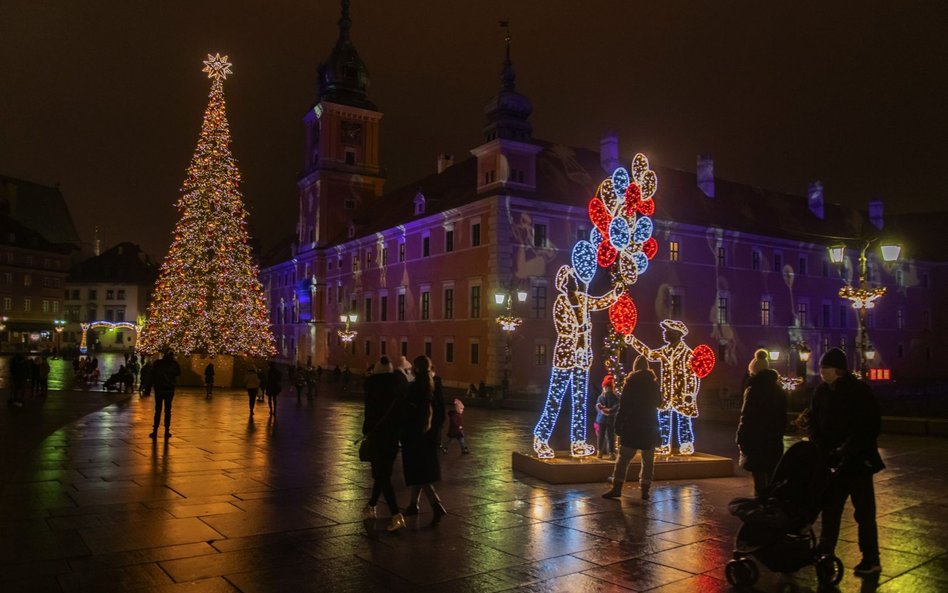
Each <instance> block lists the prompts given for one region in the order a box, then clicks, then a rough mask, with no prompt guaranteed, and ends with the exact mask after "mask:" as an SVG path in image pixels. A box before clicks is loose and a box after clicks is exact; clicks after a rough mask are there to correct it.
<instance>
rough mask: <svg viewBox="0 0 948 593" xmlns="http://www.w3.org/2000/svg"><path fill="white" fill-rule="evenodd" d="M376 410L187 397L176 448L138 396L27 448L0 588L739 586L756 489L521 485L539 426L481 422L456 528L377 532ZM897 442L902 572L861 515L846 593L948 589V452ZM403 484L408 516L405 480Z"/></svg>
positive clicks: (470, 418)
mask: <svg viewBox="0 0 948 593" xmlns="http://www.w3.org/2000/svg"><path fill="white" fill-rule="evenodd" d="M100 395H101V394H94V393H87V394H82V393H76V392H52V393H51V394H50V396H49V397H50V399H51V401H52V400H55V399H56V398H65V397H73V398H79V397H89V398H93V397H99V396H100ZM360 399H361V397H360V396H358V395H349V396H345V397H337V396H335V395H333V394H331V393H322V394H321V396H320V397H319V398H318V399H317V400H316V401H315V402H312V403H307V402H306V401H303V402H302V403H301V404H297V402H296V397H295V395H292V396H291V395H287V394H286V393H284V394H283V395H282V396H281V400H280V404H279V409H278V411H277V414H276V416H275V417H273V418H270V417H268V416H267V411H266V406H263V407H259V406H258V408H257V413H256V418H255V419H254V421H250V420H249V419H248V414H247V399H246V395H245V394H243V393H242V392H238V391H229V392H218V393H217V394H216V395H215V396H214V398H213V399H212V400H210V401H206V400H205V399H204V397H203V394H201V393H198V392H197V391H196V390H188V389H183V390H179V394H178V395H177V396H176V397H175V402H174V419H173V426H172V431H173V433H174V434H173V437H172V438H171V439H170V440H168V441H164V440H163V439H160V438H159V439H158V440H157V441H153V440H152V439H150V438H148V433H149V432H150V430H151V416H152V412H153V404H152V399H151V398H145V399H140V398H139V396H138V395H134V396H132V397H131V398H130V399H129V400H128V401H125V402H119V403H112V404H111V405H106V404H108V402H102V404H101V405H106V407H104V408H102V409H100V410H98V411H93V412H91V413H88V414H87V415H85V416H82V417H81V418H79V419H78V420H75V421H72V422H70V423H69V424H67V425H65V426H64V427H62V428H60V429H59V430H56V431H55V432H52V434H51V435H50V436H48V437H46V436H45V435H46V434H48V432H47V433H44V434H42V435H41V436H40V437H37V438H36V441H37V442H39V441H40V439H41V438H44V440H42V441H41V444H40V445H39V446H38V447H35V448H32V445H35V443H32V442H30V441H29V439H28V438H27V437H26V436H20V437H16V438H19V439H20V440H19V441H16V439H15V438H14V437H11V436H9V434H8V436H7V437H6V439H5V441H4V443H5V447H4V450H3V451H2V456H3V461H4V465H3V466H4V467H6V468H10V469H8V470H7V471H6V472H5V473H6V474H7V475H6V476H5V477H6V478H7V479H5V480H4V483H3V484H2V486H0V533H2V539H0V590H2V591H14V592H21V591H23V592H32V591H143V592H146V591H147V592H169V593H170V592H177V591H185V592H194V593H205V592H215V593H216V592H224V591H243V592H248V593H249V592H260V591H294V592H296V591H330V592H348V591H352V592H356V591H358V592H366V591H393V592H408V591H424V592H426V593H439V592H445V593H447V592H450V593H466V592H471V593H491V592H495V591H508V590H515V591H524V592H547V591H569V592H571V593H574V592H575V593H583V592H594V591H595V592H619V591H654V592H656V593H685V592H716V591H730V590H732V589H731V587H730V585H728V583H727V582H726V581H725V580H724V564H725V563H726V562H727V560H729V559H730V557H731V552H732V549H733V546H734V536H735V533H736V532H737V529H738V527H739V522H738V521H737V519H734V518H733V517H731V516H730V515H729V514H728V513H727V503H728V502H729V501H730V500H731V499H732V498H734V497H736V496H746V495H749V493H750V491H751V490H752V487H751V483H750V478H749V476H747V475H745V474H743V473H741V472H739V473H738V475H737V476H735V477H732V478H721V479H707V480H693V481H672V482H657V483H656V484H655V485H654V486H653V494H652V498H651V500H649V501H647V502H644V501H642V500H640V499H639V497H638V490H637V489H636V488H635V487H627V488H626V496H624V497H623V498H622V499H621V500H620V501H609V500H604V499H602V498H600V496H599V495H600V494H601V493H602V492H603V491H604V490H605V485H603V484H586V485H556V486H552V485H549V484H545V483H543V482H539V481H536V480H534V479H532V478H529V477H525V476H520V475H514V474H513V473H512V472H511V469H510V451H511V449H512V448H514V447H519V448H525V447H527V446H528V444H529V442H530V441H529V438H528V436H529V434H530V429H531V428H532V424H533V421H534V420H535V417H536V415H535V414H534V413H531V412H516V411H510V410H487V409H480V408H474V407H468V409H467V411H466V413H465V428H466V432H467V433H468V441H469V445H470V447H471V450H472V454H471V455H464V456H462V455H461V454H460V451H459V450H458V449H457V448H456V447H455V448H454V449H452V450H451V451H450V452H449V453H448V454H447V455H445V456H444V458H443V461H444V463H443V473H444V480H443V481H442V482H441V483H440V484H439V485H438V490H439V493H440V495H441V498H442V500H443V502H444V504H445V506H446V507H447V509H448V512H449V514H448V516H447V517H446V518H445V519H444V521H443V522H442V523H441V524H440V525H439V526H437V527H432V526H430V525H429V523H430V521H431V514H430V511H429V510H428V508H427V504H426V503H423V505H422V512H421V514H420V515H418V516H416V517H409V524H408V528H407V529H404V530H402V531H400V532H397V533H394V534H393V533H388V532H386V531H385V529H384V528H385V525H386V523H387V516H386V517H383V516H382V515H385V514H387V513H385V511H384V509H385V505H384V504H380V505H379V507H378V508H379V515H380V516H379V518H378V519H377V520H375V521H370V522H363V521H362V519H361V510H362V508H363V507H364V506H365V503H366V500H367V499H368V497H369V494H370V486H371V478H370V476H369V469H368V464H365V463H362V462H359V460H358V455H357V451H356V448H355V447H354V446H353V445H352V444H351V442H352V439H354V438H355V437H356V436H358V434H359V429H360V426H361V404H360ZM50 405H51V406H52V404H50ZM60 407H61V406H60ZM92 407H96V406H92ZM20 412H22V411H17V410H10V409H6V410H4V411H3V417H2V422H0V425H3V426H7V427H9V426H11V425H12V424H16V423H18V422H20V420H18V419H17V418H16V417H14V416H11V414H15V413H20ZM27 412H30V410H29V406H28V409H27ZM82 412H83V413H86V412H87V410H85V409H83V410H82ZM30 413H32V414H34V415H36V414H41V411H38V410H33V411H32V412H30ZM63 418H66V419H68V418H69V416H68V414H66V415H63ZM34 422H35V420H34ZM699 430H702V432H700V433H699V440H700V443H699V444H700V445H702V446H700V447H699V448H700V449H701V450H704V451H707V452H710V453H716V454H722V455H728V456H734V454H735V451H734V450H733V446H732V445H731V440H732V434H733V428H732V427H729V426H724V425H707V426H703V427H700V428H699ZM10 434H12V433H10ZM24 434H25V433H24ZM880 445H881V447H882V449H883V456H884V457H885V460H886V463H887V464H888V466H889V469H887V470H886V471H884V472H882V473H881V474H879V475H878V476H877V478H876V491H877V500H878V507H879V511H878V514H879V530H880V542H881V546H882V565H883V573H882V575H881V576H880V577H879V578H878V579H877V580H870V581H864V580H862V579H860V578H857V577H855V576H854V575H853V574H852V566H854V565H855V564H856V563H857V562H858V561H859V551H858V549H857V546H856V543H855V540H856V529H855V525H854V523H853V521H852V510H851V507H849V508H847V511H846V514H845V515H844V524H843V530H842V533H841V541H840V545H839V547H838V549H837V554H838V555H839V556H840V557H841V558H842V560H843V562H844V564H845V566H846V567H847V568H846V576H845V577H844V578H843V581H842V582H841V583H840V585H839V587H838V590H840V591H872V590H878V591H880V592H897V591H898V592H913V593H914V592H926V591H932V592H936V591H938V592H941V591H946V590H948V535H946V530H948V489H946V487H945V486H946V481H948V471H946V470H948V461H946V453H948V441H945V440H941V439H934V438H931V439H930V438H923V437H902V436H885V437H883V438H882V440H881V443H880ZM399 465H400V464H398V463H397V464H396V467H398V466H399ZM395 484H396V489H397V490H398V493H399V495H400V497H401V498H400V502H401V503H402V504H405V502H406V500H407V499H406V496H407V492H406V489H405V488H404V486H403V484H404V482H403V481H402V476H401V471H400V469H398V470H397V473H396V477H395ZM761 573H762V574H761V580H760V581H759V582H758V584H757V585H756V589H755V590H757V591H782V590H797V591H816V590H818V587H817V583H816V577H815V573H814V570H813V568H811V567H810V568H804V569H802V570H801V571H799V572H798V573H797V574H796V575H791V576H781V575H774V574H772V573H769V572H768V571H766V569H762V570H761ZM830 590H833V589H830Z"/></svg>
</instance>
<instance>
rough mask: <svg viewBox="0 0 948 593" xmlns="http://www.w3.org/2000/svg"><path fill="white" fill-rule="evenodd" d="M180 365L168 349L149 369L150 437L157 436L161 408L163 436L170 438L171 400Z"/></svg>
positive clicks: (179, 372)
mask: <svg viewBox="0 0 948 593" xmlns="http://www.w3.org/2000/svg"><path fill="white" fill-rule="evenodd" d="M180 374H181V367H180V366H178V361H176V360H175V359H174V352H173V351H171V350H168V351H167V352H165V355H164V356H163V357H162V358H160V359H159V360H157V361H155V364H154V366H153V367H152V371H151V379H152V385H154V387H155V420H154V422H153V424H152V429H151V434H150V435H148V436H150V437H151V438H153V439H154V438H157V436H158V425H159V424H160V421H161V409H162V407H164V410H165V438H166V439H168V438H171V402H172V401H173V400H174V388H175V386H176V385H177V383H178V375H180Z"/></svg>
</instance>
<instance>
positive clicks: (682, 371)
mask: <svg viewBox="0 0 948 593" xmlns="http://www.w3.org/2000/svg"><path fill="white" fill-rule="evenodd" d="M659 325H660V326H661V328H662V339H663V340H664V341H665V345H664V346H662V347H661V348H656V349H654V350H653V349H651V348H649V347H648V346H646V345H645V344H643V343H642V341H641V340H639V339H638V338H636V337H635V336H634V335H628V336H626V338H625V341H626V343H628V344H629V345H630V346H631V347H632V348H634V349H635V350H637V351H638V352H639V353H640V354H642V355H643V356H645V358H647V359H648V360H650V361H651V362H660V363H661V391H662V403H661V406H660V407H659V409H658V426H659V430H660V432H661V435H662V445H661V448H659V449H658V452H659V454H662V455H668V454H669V453H671V449H672V442H671V440H672V439H671V437H672V420H675V423H676V425H677V427H678V428H677V433H678V452H679V453H681V454H682V455H691V454H692V453H694V452H695V433H694V428H693V427H692V420H691V419H692V418H696V417H697V416H698V388H699V387H700V386H701V377H704V376H706V375H707V374H708V373H709V372H711V368H713V367H714V352H712V351H711V349H710V348H709V347H708V346H705V345H701V346H698V347H697V348H695V350H694V351H692V349H691V348H690V347H689V346H688V345H687V344H685V342H684V340H683V338H684V337H685V336H686V335H687V334H688V327H687V326H686V325H685V324H684V323H682V322H680V321H676V320H673V319H666V320H664V321H662V322H661V323H660V324H659Z"/></svg>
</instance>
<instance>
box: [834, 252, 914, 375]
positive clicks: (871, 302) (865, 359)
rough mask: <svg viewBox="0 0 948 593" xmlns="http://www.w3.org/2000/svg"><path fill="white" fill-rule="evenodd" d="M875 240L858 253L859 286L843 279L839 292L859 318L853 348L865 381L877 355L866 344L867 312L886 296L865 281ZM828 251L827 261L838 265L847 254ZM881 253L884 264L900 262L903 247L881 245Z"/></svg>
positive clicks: (883, 287) (881, 289)
mask: <svg viewBox="0 0 948 593" xmlns="http://www.w3.org/2000/svg"><path fill="white" fill-rule="evenodd" d="M875 240H876V239H874V238H873V239H869V240H864V241H863V242H862V247H861V248H860V250H859V271H858V273H859V277H858V282H859V284H858V285H857V286H856V287H853V285H852V284H851V283H850V281H849V280H848V279H847V280H845V282H846V284H845V286H843V287H842V288H840V289H839V296H841V297H843V298H844V299H849V300H850V301H851V302H852V305H853V309H855V310H856V314H857V316H858V318H859V332H858V334H857V335H856V348H857V350H858V351H859V370H860V372H861V373H862V377H863V379H866V378H868V374H869V362H870V361H871V360H872V359H873V358H875V355H876V353H875V350H874V349H872V348H871V346H870V345H869V333H868V332H867V331H866V312H867V310H868V309H872V308H874V307H875V306H876V301H877V300H879V299H881V298H882V297H883V296H885V290H886V289H885V286H877V287H875V288H870V287H869V282H868V281H867V279H866V263H867V262H866V251H867V250H868V249H869V246H870V245H872V243H873V242H875ZM828 249H829V257H830V261H832V262H833V263H834V264H837V265H840V264H842V263H843V258H844V256H845V252H846V245H844V244H837V245H832V246H830V247H829V248H828ZM880 251H881V252H882V259H883V261H885V262H894V261H896V260H898V259H899V254H900V253H901V251H902V246H901V245H898V244H896V243H881V244H880ZM870 353H871V354H870Z"/></svg>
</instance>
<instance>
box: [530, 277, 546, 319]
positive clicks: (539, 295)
mask: <svg viewBox="0 0 948 593" xmlns="http://www.w3.org/2000/svg"><path fill="white" fill-rule="evenodd" d="M546 309H547V306H546V286H543V285H540V286H534V287H533V318H534V319H545V318H546Z"/></svg>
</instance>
